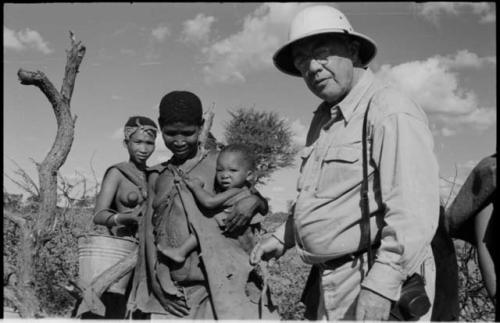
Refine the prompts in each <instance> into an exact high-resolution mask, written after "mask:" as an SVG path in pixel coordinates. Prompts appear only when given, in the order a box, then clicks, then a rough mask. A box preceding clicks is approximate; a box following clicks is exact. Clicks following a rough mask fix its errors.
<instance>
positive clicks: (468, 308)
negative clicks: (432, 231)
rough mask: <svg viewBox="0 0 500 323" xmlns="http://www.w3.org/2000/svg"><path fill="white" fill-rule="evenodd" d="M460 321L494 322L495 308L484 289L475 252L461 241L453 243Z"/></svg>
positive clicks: (472, 247) (473, 248)
mask: <svg viewBox="0 0 500 323" xmlns="http://www.w3.org/2000/svg"><path fill="white" fill-rule="evenodd" d="M455 249H456V252H457V259H458V284H459V287H458V288H459V303H460V317H459V318H460V320H461V321H494V320H495V307H494V305H493V303H492V301H491V299H490V298H489V296H488V293H487V291H486V288H485V287H484V283H483V279H482V277H481V272H480V271H479V267H478V260H477V250H476V248H475V247H474V246H472V245H471V244H469V243H467V242H464V241H462V240H456V241H455Z"/></svg>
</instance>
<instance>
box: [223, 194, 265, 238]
mask: <svg viewBox="0 0 500 323" xmlns="http://www.w3.org/2000/svg"><path fill="white" fill-rule="evenodd" d="M261 203H262V202H261V200H260V198H259V197H257V196H255V195H250V196H248V197H245V198H243V199H241V200H240V201H238V202H237V203H236V204H235V205H234V209H233V212H232V213H231V214H230V215H229V216H228V218H227V219H226V232H228V233H235V232H237V231H238V230H240V229H242V228H243V227H245V226H246V225H247V224H248V223H249V222H250V220H252V218H253V216H254V215H255V213H257V210H258V208H259V207H260V206H261Z"/></svg>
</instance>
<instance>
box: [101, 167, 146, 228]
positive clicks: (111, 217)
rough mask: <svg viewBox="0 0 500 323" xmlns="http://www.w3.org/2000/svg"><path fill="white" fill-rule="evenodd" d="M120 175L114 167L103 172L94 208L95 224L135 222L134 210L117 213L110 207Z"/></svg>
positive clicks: (113, 224) (111, 225) (111, 224)
mask: <svg viewBox="0 0 500 323" xmlns="http://www.w3.org/2000/svg"><path fill="white" fill-rule="evenodd" d="M121 176H122V175H121V174H120V172H119V171H118V170H117V169H116V168H111V169H110V170H109V171H108V172H106V174H104V179H103V181H102V185H101V191H100V192H99V195H98V196H97V201H96V205H95V209H94V212H95V213H94V223H95V224H100V225H105V226H107V227H113V226H118V225H130V224H134V223H136V222H137V216H136V212H126V213H118V212H117V211H116V210H112V209H111V206H112V205H113V200H114V198H115V195H116V192H117V191H118V186H119V184H120V179H121ZM129 195H130V194H129ZM136 195H137V194H136Z"/></svg>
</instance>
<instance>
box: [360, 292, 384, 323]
mask: <svg viewBox="0 0 500 323" xmlns="http://www.w3.org/2000/svg"><path fill="white" fill-rule="evenodd" d="M390 312H391V300H390V299H388V298H385V297H384V296H382V295H379V294H377V293H374V292H372V291H371V290H369V289H365V288H361V292H360V293H359V296H358V303H357V305H356V321H361V320H374V321H381V320H383V321H386V320H387V319H389V313H390Z"/></svg>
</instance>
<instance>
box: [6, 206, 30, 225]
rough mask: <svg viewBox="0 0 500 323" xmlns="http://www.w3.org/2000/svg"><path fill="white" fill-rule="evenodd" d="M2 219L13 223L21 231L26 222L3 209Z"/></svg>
mask: <svg viewBox="0 0 500 323" xmlns="http://www.w3.org/2000/svg"><path fill="white" fill-rule="evenodd" d="M3 217H4V218H5V219H7V220H10V221H12V222H14V223H15V224H17V226H19V227H20V228H21V229H22V228H24V226H25V225H26V220H25V219H24V218H23V217H22V216H19V215H16V214H14V213H13V212H11V211H8V210H5V209H4V210H3Z"/></svg>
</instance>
